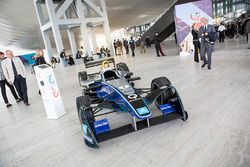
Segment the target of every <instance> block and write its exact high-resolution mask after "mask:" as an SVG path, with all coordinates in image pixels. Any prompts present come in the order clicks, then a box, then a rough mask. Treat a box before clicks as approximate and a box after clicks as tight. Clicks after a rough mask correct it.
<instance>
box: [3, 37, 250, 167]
mask: <svg viewBox="0 0 250 167" xmlns="http://www.w3.org/2000/svg"><path fill="white" fill-rule="evenodd" d="M244 42H245V41H243V40H238V39H232V40H228V41H226V42H225V43H223V44H217V46H216V48H215V50H216V51H215V52H214V55H213V65H212V70H211V71H208V70H207V69H206V68H205V69H201V68H200V66H201V63H200V64H197V63H194V62H193V57H192V56H187V57H179V56H177V51H176V50H175V49H173V48H172V49H166V48H167V47H166V46H165V45H164V46H163V48H164V49H163V50H164V51H165V52H166V54H167V55H168V56H166V57H159V58H158V57H156V54H155V49H154V47H152V48H150V49H148V50H147V52H146V54H140V53H139V49H138V50H137V54H136V57H131V56H125V55H123V56H121V57H119V58H117V62H119V61H123V62H126V63H127V64H128V65H129V68H130V69H131V71H133V72H134V75H135V76H140V77H141V78H142V80H141V81H137V82H136V84H137V85H138V87H139V86H142V87H147V86H149V85H150V82H151V80H152V79H153V78H155V77H159V76H167V77H168V78H169V79H170V80H171V81H172V83H173V84H174V85H175V86H176V87H177V89H178V90H179V93H180V95H181V97H182V100H183V102H184V105H185V107H186V110H187V111H188V112H189V120H188V121H187V122H183V121H181V120H174V121H172V122H168V123H165V124H162V125H159V126H155V127H151V128H148V129H145V130H142V131H138V132H136V133H132V134H129V135H126V136H123V137H120V138H116V139H113V140H109V141H106V142H103V143H102V144H101V149H99V150H94V149H90V148H87V147H86V146H85V145H84V143H83V134H82V132H81V129H80V124H79V122H78V118H77V113H76V106H75V98H76V97H77V96H79V95H80V94H81V93H80V88H79V86H78V80H77V73H78V72H79V71H82V70H84V66H83V65H76V66H73V67H66V68H65V69H61V67H60V66H58V67H57V68H56V70H55V73H56V78H57V80H58V84H59V87H60V90H61V93H62V97H63V101H64V104H65V108H66V111H67V114H66V115H65V116H63V117H62V118H60V119H59V120H48V119H46V114H45V111H44V107H43V103H42V101H41V97H40V96H39V95H38V87H37V83H36V80H35V77H34V76H32V75H29V76H28V79H27V82H28V92H29V98H30V103H31V106H30V107H26V106H24V105H23V104H14V99H13V98H12V97H11V96H10V95H9V99H10V101H11V102H12V103H13V104H14V105H13V107H12V108H9V109H6V108H5V105H4V103H3V100H2V98H1V100H0V107H1V108H0V166H6V167H9V166H36V167H38V166H52V167H56V166H84V167H89V166H91V167H92V166H93V167H98V166H103V167H104V166H107V167H110V166H115V167H117V166H119V167H123V166H124V167H125V166H126V167H127V166H128V167H132V166H136V167H139V166H143V167H147V166H150V167H151V166H154V167H166V166H171V167H175V166H176V167H179V166H185V167H196V166H197V167H201V166H202V167H211V166H225V167H235V166H242V167H249V166H250V126H249V122H250V114H249V108H250V102H249V99H250V84H249V83H250V72H249V71H250V70H249V69H250V53H249V50H247V49H245V48H246V45H245V44H244ZM168 48H169V47H168ZM8 93H9V92H8ZM117 121H119V120H117Z"/></svg>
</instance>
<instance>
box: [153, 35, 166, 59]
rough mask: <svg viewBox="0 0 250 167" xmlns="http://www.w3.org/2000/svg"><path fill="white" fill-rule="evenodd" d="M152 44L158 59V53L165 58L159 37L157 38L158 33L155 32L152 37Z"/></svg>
mask: <svg viewBox="0 0 250 167" xmlns="http://www.w3.org/2000/svg"><path fill="white" fill-rule="evenodd" d="M154 43H155V49H156V53H157V56H158V57H160V54H159V52H160V53H161V55H162V56H166V55H165V54H164V53H163V52H162V49H161V44H160V43H161V40H160V37H159V33H158V32H156V33H155V35H154Z"/></svg>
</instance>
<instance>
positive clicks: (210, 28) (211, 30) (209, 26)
mask: <svg viewBox="0 0 250 167" xmlns="http://www.w3.org/2000/svg"><path fill="white" fill-rule="evenodd" d="M205 32H207V33H209V32H216V31H215V28H214V26H213V25H210V24H208V25H207V29H205V27H204V26H201V27H200V29H199V38H201V44H203V43H204V42H205V39H204V38H203V37H202V34H204V33H205Z"/></svg>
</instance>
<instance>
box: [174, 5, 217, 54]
mask: <svg viewBox="0 0 250 167" xmlns="http://www.w3.org/2000/svg"><path fill="white" fill-rule="evenodd" d="M202 18H207V19H208V20H209V24H212V0H201V1H196V2H190V3H185V4H181V5H176V6H175V24H176V25H175V27H176V35H177V43H178V45H179V46H180V55H190V54H192V53H193V48H194V46H193V36H192V33H191V31H192V26H193V27H194V28H195V29H196V30H199V28H200V26H202V22H201V19H202Z"/></svg>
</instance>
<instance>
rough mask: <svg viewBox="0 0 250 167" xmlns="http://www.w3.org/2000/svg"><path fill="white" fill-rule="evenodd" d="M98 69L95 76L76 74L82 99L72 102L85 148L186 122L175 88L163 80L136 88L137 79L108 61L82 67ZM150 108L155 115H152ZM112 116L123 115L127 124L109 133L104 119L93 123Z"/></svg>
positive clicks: (127, 69) (158, 79) (156, 79)
mask: <svg viewBox="0 0 250 167" xmlns="http://www.w3.org/2000/svg"><path fill="white" fill-rule="evenodd" d="M111 63H113V65H114V68H111V65H110V64H111ZM100 65H102V67H101V70H100V72H98V73H94V74H87V72H86V71H83V72H79V73H78V78H79V83H80V86H81V87H82V93H83V95H82V96H79V97H77V98H76V104H77V111H78V117H79V120H80V123H81V127H82V130H83V133H84V141H85V143H86V145H88V146H90V147H94V148H99V142H102V141H105V140H108V139H111V138H115V137H119V136H122V135H125V134H128V133H131V132H134V131H137V130H141V129H144V128H147V127H150V126H153V125H157V124H160V123H163V122H166V121H169V120H173V119H177V118H181V119H182V120H183V121H186V120H187V119H188V113H187V112H186V111H185V110H184V107H183V105H182V102H181V98H180V96H179V94H178V92H177V90H176V88H175V87H174V86H172V84H171V82H170V81H169V80H168V79H167V78H166V77H159V78H155V79H153V80H152V82H151V87H150V88H136V87H135V84H134V81H136V80H140V77H132V76H133V73H132V72H130V71H129V68H128V67H127V65H126V64H125V63H118V64H116V65H115V61H114V59H113V58H109V59H106V60H105V61H94V62H89V63H88V64H85V66H86V68H90V67H95V66H100ZM151 104H155V105H156V107H155V108H156V110H158V111H155V110H153V111H152V109H150V106H151ZM153 112H154V113H156V112H157V113H158V115H157V114H156V116H154V115H155V114H153ZM115 113H116V114H118V113H127V114H125V115H126V116H129V117H130V118H131V119H129V122H130V123H129V122H128V123H127V124H126V125H123V126H121V127H117V128H115V129H112V128H111V126H110V123H109V121H108V119H107V118H103V119H97V118H100V117H103V116H107V115H110V114H115ZM130 120H131V121H130Z"/></svg>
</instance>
